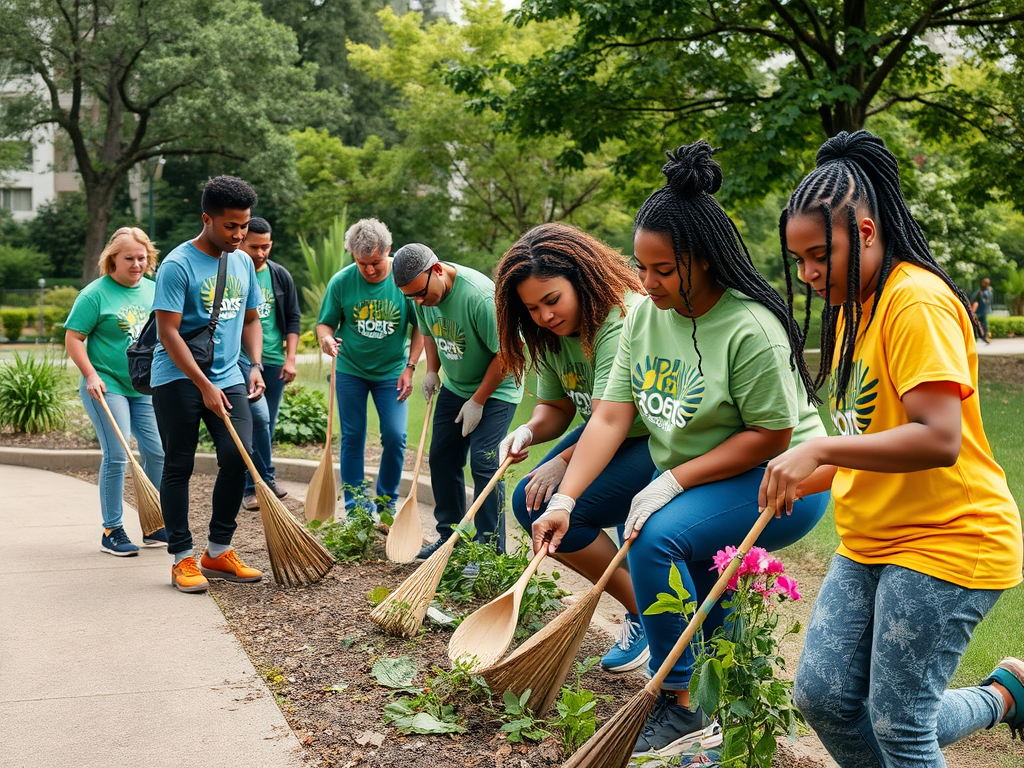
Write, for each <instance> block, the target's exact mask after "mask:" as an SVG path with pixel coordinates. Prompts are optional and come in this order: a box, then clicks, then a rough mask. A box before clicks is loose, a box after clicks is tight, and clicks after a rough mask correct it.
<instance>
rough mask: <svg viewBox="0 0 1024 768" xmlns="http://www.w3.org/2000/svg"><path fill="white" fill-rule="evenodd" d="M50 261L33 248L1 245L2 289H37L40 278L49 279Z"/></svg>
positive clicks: (0, 276)
mask: <svg viewBox="0 0 1024 768" xmlns="http://www.w3.org/2000/svg"><path fill="white" fill-rule="evenodd" d="M51 271H52V270H51V269H50V259H49V257H47V256H46V255H44V254H42V253H39V252H38V251H34V250H32V249H31V248H11V247H10V246H8V245H0V288H4V289H6V290H13V289H16V288H21V289H24V288H35V287H36V281H37V280H39V278H40V277H47V276H48V275H49V274H50V272H51Z"/></svg>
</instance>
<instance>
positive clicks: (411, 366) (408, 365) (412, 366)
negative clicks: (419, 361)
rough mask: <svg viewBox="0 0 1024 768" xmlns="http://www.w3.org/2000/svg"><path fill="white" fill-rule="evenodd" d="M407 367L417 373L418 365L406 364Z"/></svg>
mask: <svg viewBox="0 0 1024 768" xmlns="http://www.w3.org/2000/svg"><path fill="white" fill-rule="evenodd" d="M405 367H406V368H412V369H413V370H414V371H415V370H416V363H406V364H405Z"/></svg>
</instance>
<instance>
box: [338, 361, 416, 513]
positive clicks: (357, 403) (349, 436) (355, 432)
mask: <svg viewBox="0 0 1024 768" xmlns="http://www.w3.org/2000/svg"><path fill="white" fill-rule="evenodd" d="M334 384H335V389H336V390H337V393H338V420H339V422H340V423H341V483H342V485H349V486H352V487H353V488H358V487H359V486H360V485H361V484H362V482H363V480H364V479H365V467H364V465H363V457H364V452H365V450H366V401H367V396H368V395H372V396H373V405H374V407H375V408H376V409H377V417H378V420H379V422H380V444H381V447H382V448H383V452H382V453H381V457H380V471H379V472H378V474H377V494H376V495H377V496H387V497H388V498H390V499H391V500H392V501H397V500H398V483H399V482H400V481H401V479H402V464H403V463H404V462H405V427H406V424H407V422H408V420H409V403H408V401H405V400H403V401H402V402H399V401H398V379H387V380H385V381H369V380H368V379H363V378H360V377H359V376H352V375H350V374H347V373H337V374H335V381H334ZM353 504H355V500H354V499H353V498H352V494H351V493H349V491H348V490H346V491H345V509H351V508H352V506H353Z"/></svg>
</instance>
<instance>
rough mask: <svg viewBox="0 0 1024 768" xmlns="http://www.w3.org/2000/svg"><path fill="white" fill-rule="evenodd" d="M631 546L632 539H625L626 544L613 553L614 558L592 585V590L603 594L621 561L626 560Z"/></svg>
mask: <svg viewBox="0 0 1024 768" xmlns="http://www.w3.org/2000/svg"><path fill="white" fill-rule="evenodd" d="M632 544H633V539H632V538H629V539H626V543H625V544H623V545H622V546H621V547H619V551H618V552H616V553H615V557H613V558H612V561H611V562H610V563H608V567H607V568H605V569H604V573H602V574H601V578H600V579H598V580H597V582H596V583H595V584H594V586H593V589H595V590H597V591H598V592H604V588H605V587H607V586H608V582H609V581H610V580H611V578H612V575H613V574H614V573H615V570H616V569H617V568H618V567H619V565H621V563H622V561H623V560H624V559H625V558H626V554H627V553H628V552H629V548H630V546H631V545H632Z"/></svg>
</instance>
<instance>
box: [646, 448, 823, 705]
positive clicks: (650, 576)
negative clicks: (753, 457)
mask: <svg viewBox="0 0 1024 768" xmlns="http://www.w3.org/2000/svg"><path fill="white" fill-rule="evenodd" d="M762 477H764V468H763V467H755V468H754V469H751V470H748V471H747V472H744V473H743V474H741V475H737V476H736V477H730V478H729V479H727V480H719V481H718V482H715V483H708V484H706V485H698V486H696V487H695V488H691V489H689V490H686V491H684V492H683V493H681V494H679V495H678V496H676V497H675V498H674V499H673V500H672V501H670V502H669V503H668V504H666V505H665V506H664V507H662V508H661V509H660V510H658V511H657V512H655V513H654V514H653V515H651V517H650V519H649V520H648V521H647V522H646V523H645V524H644V527H643V528H642V529H641V530H640V535H639V536H637V539H636V541H634V542H633V546H632V547H631V548H630V550H629V558H628V559H629V572H630V574H631V575H632V578H633V591H634V592H635V593H636V602H637V606H638V607H639V608H640V611H641V613H643V611H644V610H645V609H647V608H648V607H650V606H651V605H652V604H653V603H655V602H656V601H657V599H658V593H659V592H667V593H668V594H670V595H671V594H674V593H673V590H672V588H671V587H670V586H669V583H668V575H669V568H670V566H671V564H672V563H675V564H676V567H677V568H678V569H679V573H680V575H681V576H682V578H683V586H684V587H685V588H686V590H687V591H688V592H689V593H690V595H691V598H692V599H693V600H696V601H697V603H698V605H699V604H700V603H701V602H702V601H703V600H704V598H705V597H707V595H708V593H709V592H710V591H711V587H712V586H713V585H714V583H715V581H716V580H717V579H718V573H717V572H716V571H715V570H714V564H713V561H712V558H713V557H714V555H715V553H716V552H718V550H720V549H725V547H727V546H729V545H732V546H737V545H739V543H740V542H741V541H742V540H743V537H744V536H746V534H747V532H749V531H750V529H751V528H753V526H754V523H755V522H756V520H757V517H758V514H759V510H758V506H757V492H758V489H759V487H760V485H761V478H762ZM828 500H829V494H828V493H817V494H814V495H813V496H807V497H805V498H803V499H800V500H799V501H797V502H796V503H795V504H794V505H793V514H791V515H788V516H786V515H783V517H782V518H781V519H779V520H772V521H771V522H769V523H768V527H767V528H765V529H764V532H763V533H762V534H761V536H760V538H758V540H757V546H759V547H764V548H765V549H767V550H769V551H771V550H775V549H781V548H782V547H786V546H789V545H790V544H792V543H793V542H795V541H798V540H800V539H801V538H803V537H804V536H806V535H807V534H808V533H809V532H810V530H811V529H812V528H814V526H815V525H817V523H818V521H819V520H820V519H821V516H822V515H823V514H824V513H825V508H826V507H827V506H828ZM724 618H725V613H724V611H723V609H722V607H721V605H717V606H716V607H715V608H714V609H713V610H712V611H711V612H710V613H709V614H708V617H707V618H706V619H705V620H704V624H703V632H704V636H705V637H707V638H710V637H711V633H712V632H714V630H715V628H716V627H719V626H721V625H722V621H723V620H724ZM641 621H642V622H643V626H644V631H645V632H646V633H647V638H648V641H649V642H650V649H651V660H650V667H651V669H652V670H656V669H658V667H659V666H660V665H661V663H662V662H663V661H664V660H665V657H666V656H668V653H669V651H670V650H672V646H673V645H675V642H676V640H678V639H679V636H680V635H681V634H683V631H684V630H685V629H686V625H687V620H686V618H685V617H684V616H683V615H682V614H678V613H662V614H658V615H655V616H641ZM693 664H694V655H693V650H692V644H691V645H690V646H687V648H686V651H685V652H684V653H683V655H682V657H681V658H680V659H679V661H677V662H676V664H675V666H674V667H673V668H672V671H671V672H670V673H669V675H668V677H667V678H666V679H665V687H666V688H668V689H670V690H686V688H687V686H688V685H689V682H690V675H691V674H692V672H693Z"/></svg>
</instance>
